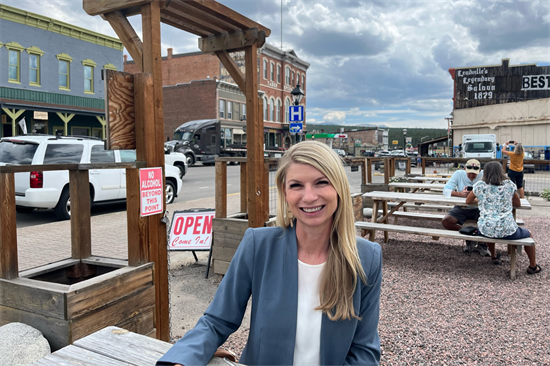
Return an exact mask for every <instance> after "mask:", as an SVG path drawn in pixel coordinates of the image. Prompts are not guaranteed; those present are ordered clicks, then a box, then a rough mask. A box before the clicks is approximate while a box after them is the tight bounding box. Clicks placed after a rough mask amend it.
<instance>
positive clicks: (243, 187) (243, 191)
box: [241, 162, 248, 212]
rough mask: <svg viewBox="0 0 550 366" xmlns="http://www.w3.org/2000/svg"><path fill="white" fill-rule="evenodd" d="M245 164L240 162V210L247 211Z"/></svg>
mask: <svg viewBox="0 0 550 366" xmlns="http://www.w3.org/2000/svg"><path fill="white" fill-rule="evenodd" d="M247 169H248V168H247V164H246V163H243V162H241V212H248V189H247V183H248V178H247Z"/></svg>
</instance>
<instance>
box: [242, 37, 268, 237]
mask: <svg viewBox="0 0 550 366" xmlns="http://www.w3.org/2000/svg"><path fill="white" fill-rule="evenodd" d="M257 63H258V47H257V46H256V44H253V45H252V46H249V47H247V48H245V66H246V73H245V74H246V93H245V97H246V132H247V167H248V172H247V178H248V187H247V188H248V226H250V227H262V226H264V223H265V221H266V220H267V217H264V213H263V212H262V200H263V197H264V195H266V194H268V192H264V191H263V188H262V181H263V175H264V149H263V142H264V141H263V140H264V136H263V117H262V105H261V103H262V102H261V100H260V98H259V97H258V72H257V71H256V68H257Z"/></svg>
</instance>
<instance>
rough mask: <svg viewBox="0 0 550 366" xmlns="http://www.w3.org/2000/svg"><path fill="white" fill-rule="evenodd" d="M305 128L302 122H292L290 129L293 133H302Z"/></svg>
mask: <svg viewBox="0 0 550 366" xmlns="http://www.w3.org/2000/svg"><path fill="white" fill-rule="evenodd" d="M303 129H304V126H303V124H302V123H301V122H300V123H290V125H289V130H290V132H291V133H300V132H302V130H303Z"/></svg>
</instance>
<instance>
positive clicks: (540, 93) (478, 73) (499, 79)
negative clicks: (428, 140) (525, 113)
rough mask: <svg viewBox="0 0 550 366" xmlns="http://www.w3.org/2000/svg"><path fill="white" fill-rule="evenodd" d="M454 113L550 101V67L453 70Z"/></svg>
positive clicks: (499, 67) (498, 67) (516, 66)
mask: <svg viewBox="0 0 550 366" xmlns="http://www.w3.org/2000/svg"><path fill="white" fill-rule="evenodd" d="M449 73H450V74H451V77H452V78H453V80H454V109H461V108H473V107H479V106H485V105H492V104H503V103H514V102H522V101H526V100H533V99H543V98H550V66H537V65H536V64H526V65H509V59H503V60H502V63H501V65H489V66H476V67H458V68H450V69H449Z"/></svg>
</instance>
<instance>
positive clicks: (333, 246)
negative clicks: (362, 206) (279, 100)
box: [275, 141, 367, 320]
mask: <svg viewBox="0 0 550 366" xmlns="http://www.w3.org/2000/svg"><path fill="white" fill-rule="evenodd" d="M292 164H308V165H311V166H312V167H314V168H315V169H317V170H319V171H320V172H321V173H323V174H324V175H325V176H326V177H327V178H328V180H329V181H330V183H331V184H332V186H333V187H334V189H335V190H336V193H337V194H338V207H337V208H336V212H335V213H334V220H333V221H332V228H331V233H330V238H329V252H328V258H327V262H326V264H325V267H324V270H323V274H322V277H321V283H320V286H319V296H320V301H321V304H320V305H319V306H318V307H317V308H316V310H322V311H323V312H324V313H325V314H326V315H327V316H328V318H329V319H330V320H350V319H352V318H355V319H360V318H359V317H358V316H357V315H356V314H355V309H354V308H353V294H354V292H355V288H356V286H357V281H358V279H357V275H359V277H361V280H363V282H364V283H365V284H366V283H367V278H366V275H365V271H364V270H363V267H362V265H361V260H360V258H359V252H358V250H357V238H356V232H355V220H354V216H353V205H352V201H351V193H350V190H349V183H348V179H347V177H346V172H345V171H344V167H343V164H342V159H341V158H340V157H339V156H338V155H336V153H335V152H334V151H332V149H330V148H329V147H328V146H327V145H325V144H323V143H320V142H317V141H304V142H300V143H298V144H296V145H294V146H292V147H291V148H290V149H289V150H288V151H287V152H286V153H285V154H284V155H283V157H282V158H281V160H280V161H279V169H278V170H277V174H276V175H275V180H276V182H277V225H279V226H281V227H283V228H287V227H288V226H289V225H292V222H293V217H292V216H290V215H289V211H290V210H289V207H288V204H287V202H286V199H285V194H284V187H285V183H286V174H287V171H288V168H289V167H290V166H291V165H292Z"/></svg>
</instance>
